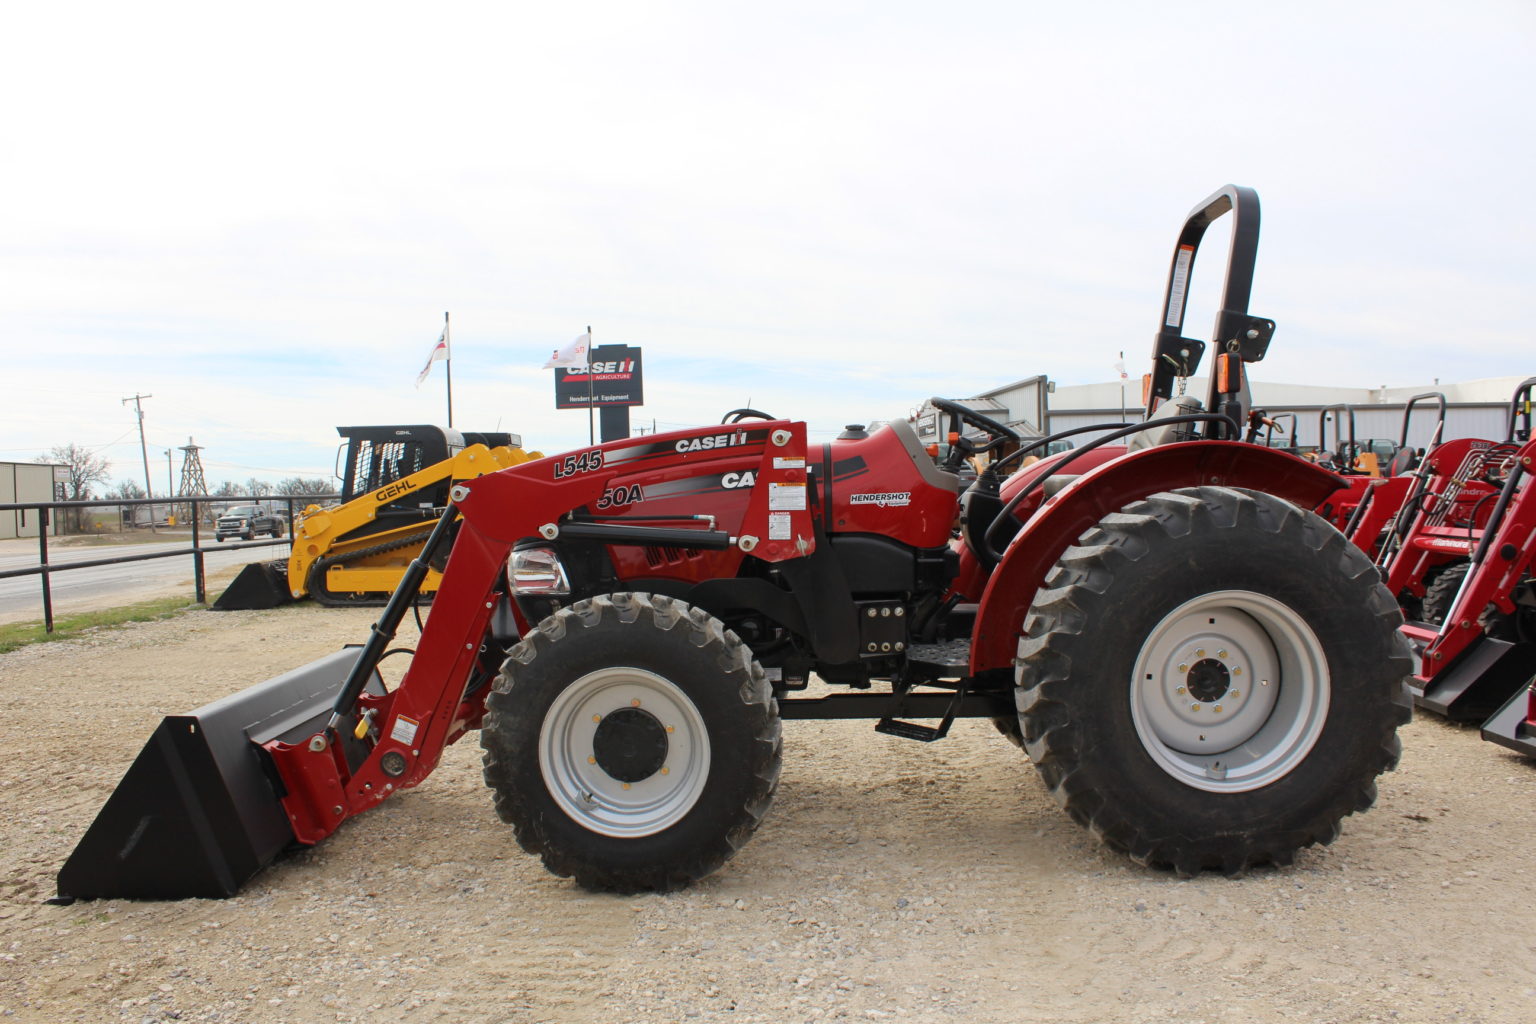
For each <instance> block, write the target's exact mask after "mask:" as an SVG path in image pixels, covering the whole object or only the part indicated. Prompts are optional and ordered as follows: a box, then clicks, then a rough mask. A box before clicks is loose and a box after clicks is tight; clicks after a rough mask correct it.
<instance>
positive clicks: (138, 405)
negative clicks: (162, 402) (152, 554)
mask: <svg viewBox="0 0 1536 1024" xmlns="http://www.w3.org/2000/svg"><path fill="white" fill-rule="evenodd" d="M154 397H155V396H154V395H140V394H135V395H134V396H133V397H132V398H125V399H123V404H124V405H127V404H128V403H129V402H132V403H133V408H134V410H135V411H136V412H137V413H138V414H139V454H140V455H142V456H143V457H144V497H146V498H153V497H154V496H155V489H154V487H153V486H151V485H150V482H149V449H148V448H147V447H145V445H144V404H143V400H144V399H146V398H154ZM149 529H150V532H154V529H155V506H153V505H151V506H149Z"/></svg>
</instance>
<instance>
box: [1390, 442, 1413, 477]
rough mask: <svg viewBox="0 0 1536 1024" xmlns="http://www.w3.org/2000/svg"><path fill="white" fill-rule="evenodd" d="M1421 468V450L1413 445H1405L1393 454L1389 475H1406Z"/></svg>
mask: <svg viewBox="0 0 1536 1024" xmlns="http://www.w3.org/2000/svg"><path fill="white" fill-rule="evenodd" d="M1418 468H1419V452H1418V449H1417V448H1414V447H1413V446H1412V445H1406V444H1405V445H1403V446H1402V447H1401V448H1399V449H1398V450H1397V454H1396V455H1394V456H1392V464H1391V465H1389V466H1388V467H1387V475H1388V476H1404V475H1405V474H1408V473H1412V472H1413V471H1414V470H1416V469H1418Z"/></svg>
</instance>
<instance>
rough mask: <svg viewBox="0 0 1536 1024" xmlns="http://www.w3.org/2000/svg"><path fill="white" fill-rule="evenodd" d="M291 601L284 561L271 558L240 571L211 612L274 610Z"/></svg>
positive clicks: (214, 604) (286, 563)
mask: <svg viewBox="0 0 1536 1024" xmlns="http://www.w3.org/2000/svg"><path fill="white" fill-rule="evenodd" d="M292 600H293V592H292V591H291V590H289V588H288V559H286V558H274V559H272V560H271V561H267V562H252V563H251V564H250V565H248V566H246V567H245V568H244V569H241V570H240V575H238V576H236V577H235V578H234V580H233V581H231V582H230V584H229V586H228V587H226V588H225V590H224V593H222V594H220V595H219V599H218V600H217V601H215V602H213V610H214V611H218V612H240V611H254V610H256V609H260V608H276V607H277V606H278V605H280V604H287V603H288V602H289V601H292Z"/></svg>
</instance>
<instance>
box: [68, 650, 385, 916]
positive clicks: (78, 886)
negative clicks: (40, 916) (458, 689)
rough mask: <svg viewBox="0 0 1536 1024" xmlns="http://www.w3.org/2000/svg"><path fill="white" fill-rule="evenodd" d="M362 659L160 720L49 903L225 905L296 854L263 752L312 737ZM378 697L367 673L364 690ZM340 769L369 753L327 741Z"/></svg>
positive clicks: (331, 660)
mask: <svg viewBox="0 0 1536 1024" xmlns="http://www.w3.org/2000/svg"><path fill="white" fill-rule="evenodd" d="M361 652H362V648H359V647H347V648H344V649H343V650H340V651H337V652H336V653H335V654H331V655H327V656H326V657H324V658H321V659H320V660H319V661H315V662H311V663H310V664H308V665H305V666H303V667H302V668H298V669H295V670H294V671H292V672H288V673H285V674H284V675H280V676H277V677H275V678H273V679H269V680H267V681H266V682H263V683H257V684H256V685H255V686H252V687H250V688H248V689H245V690H242V691H240V692H239V693H236V694H233V695H231V696H229V697H225V698H223V699H222V700H217V701H214V702H213V703H211V704H205V705H203V706H202V707H200V708H198V709H197V710H195V711H191V712H188V713H187V714H184V715H170V716H167V717H166V718H165V719H164V720H163V721H162V722H161V723H160V726H159V727H158V728H157V729H156V730H155V732H154V734H153V735H152V736H151V737H150V739H149V742H148V743H147V744H145V746H144V749H143V751H142V752H140V754H139V756H138V758H137V759H135V760H134V762H133V764H132V766H130V767H129V769H128V772H127V774H126V775H124V776H123V781H122V782H121V783H119V784H118V787H117V789H116V790H114V791H113V793H112V795H111V796H110V797H108V798H107V802H106V805H105V806H104V807H102V809H101V811H100V813H99V814H97V816H96V820H95V822H94V823H92V825H91V827H90V828H89V829H87V830H86V833H85V835H84V837H83V838H81V840H80V843H79V845H78V846H76V847H75V850H74V852H73V853H72V854H70V856H69V859H68V860H67V861H65V863H64V866H63V867H62V868H61V869H60V870H59V876H58V897H57V898H56V899H55V901H54V902H64V903H68V902H73V901H74V900H77V899H113V898H121V899H156V900H163V899H185V898H189V897H199V898H213V899H219V898H225V897H229V896H233V895H234V894H235V893H236V892H237V891H238V890H239V889H240V886H241V885H243V884H244V883H245V882H246V881H247V880H248V879H249V878H250V877H251V876H252V875H254V874H256V872H258V871H260V870H261V869H262V868H263V867H265V866H266V865H267V864H269V863H271V862H272V861H273V860H275V859H276V858H277V857H279V856H281V855H282V854H283V852H284V851H286V850H288V849H289V848H290V847H294V846H297V845H298V841H297V840H296V839H295V838H294V833H293V827H292V825H291V824H290V823H289V820H288V814H287V812H286V811H285V810H284V808H283V803H282V799H283V796H284V795H285V790H284V787H283V785H282V782H281V781H280V779H279V778H278V774H277V771H276V769H275V768H274V766H273V765H272V762H271V758H270V756H269V755H268V754H267V751H266V750H264V749H263V748H262V744H264V743H269V742H271V741H273V740H281V741H283V742H285V743H302V742H304V741H305V740H306V739H307V738H308V737H310V736H312V735H314V734H315V733H316V732H318V731H320V729H321V728H323V727H324V726H325V724H326V722H327V720H328V719H329V718H330V716H331V713H332V708H333V705H335V703H336V700H337V696H338V694H340V692H341V690H342V687H343V685H344V684H345V683H346V681H347V679H348V677H349V675H350V674H351V673H352V669H353V667H354V666H355V665H356V663H357V661H358V659H359V656H360V654H361ZM366 689H367V691H368V692H370V693H374V694H377V695H382V694H383V693H384V692H385V691H384V684H383V680H382V679H381V678H380V676H379V674H378V672H377V670H374V671H372V672H371V673H370V675H369V678H368V679H367V682H366ZM337 735H338V737H339V738H340V742H342V743H343V744H344V748H343V749H344V751H345V754H346V756H347V759H348V761H349V762H352V763H361V761H362V760H363V759H364V758H365V757H366V756H367V750H366V748H365V747H363V745H362V744H361V743H357V742H356V741H355V740H353V739H352V730H351V728H343V729H339V730H337Z"/></svg>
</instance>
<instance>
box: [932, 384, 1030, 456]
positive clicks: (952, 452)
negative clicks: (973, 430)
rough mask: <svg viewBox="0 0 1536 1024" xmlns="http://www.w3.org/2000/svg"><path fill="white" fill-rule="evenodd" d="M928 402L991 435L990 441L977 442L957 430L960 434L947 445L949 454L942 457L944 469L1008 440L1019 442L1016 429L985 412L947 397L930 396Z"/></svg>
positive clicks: (988, 450)
mask: <svg viewBox="0 0 1536 1024" xmlns="http://www.w3.org/2000/svg"><path fill="white" fill-rule="evenodd" d="M928 404H929V405H931V406H933V407H934V408H935V409H938V410H941V411H942V412H947V413H949V414H950V415H951V416H953V417H955V418H956V419H958V420H960V421H961V422H963V423H969V424H971V425H972V426H974V427H979V428H980V429H982V430H984V431H986V432H987V433H988V434H991V435H992V439H991V440H990V441H987V442H985V443H983V444H977V443H976V442H974V441H972V440H970V439H969V438H967V437H966V436H965V434H964V433H963V432H958V433H960V436H959V437H957V438H956V439H955V442H954V443H953V444H951V445H950V446H949V455H948V456H947V457H946V458H945V459H944V468H945V469H954V468H956V467H958V466H959V465H960V463H961V462H963V461H964V460H965V459H966V458H968V457H969V456H972V455H980V454H981V453H982V452H990V451H991V450H992V449H994V448H997V447H1000V446H1002V445H1004V444H1006V443H1008V442H1009V441H1012V442H1014V443H1015V444H1017V443H1018V442H1019V432H1018V431H1016V430H1014V429H1013V428H1012V427H1007V426H1004V425H1003V424H1001V423H999V422H997V420H995V419H993V418H992V417H990V416H988V415H986V414H985V413H979V412H977V411H976V410H975V409H972V408H970V407H968V406H964V405H961V404H960V403H959V402H951V401H950V400H949V399H947V398H930V399H928Z"/></svg>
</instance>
